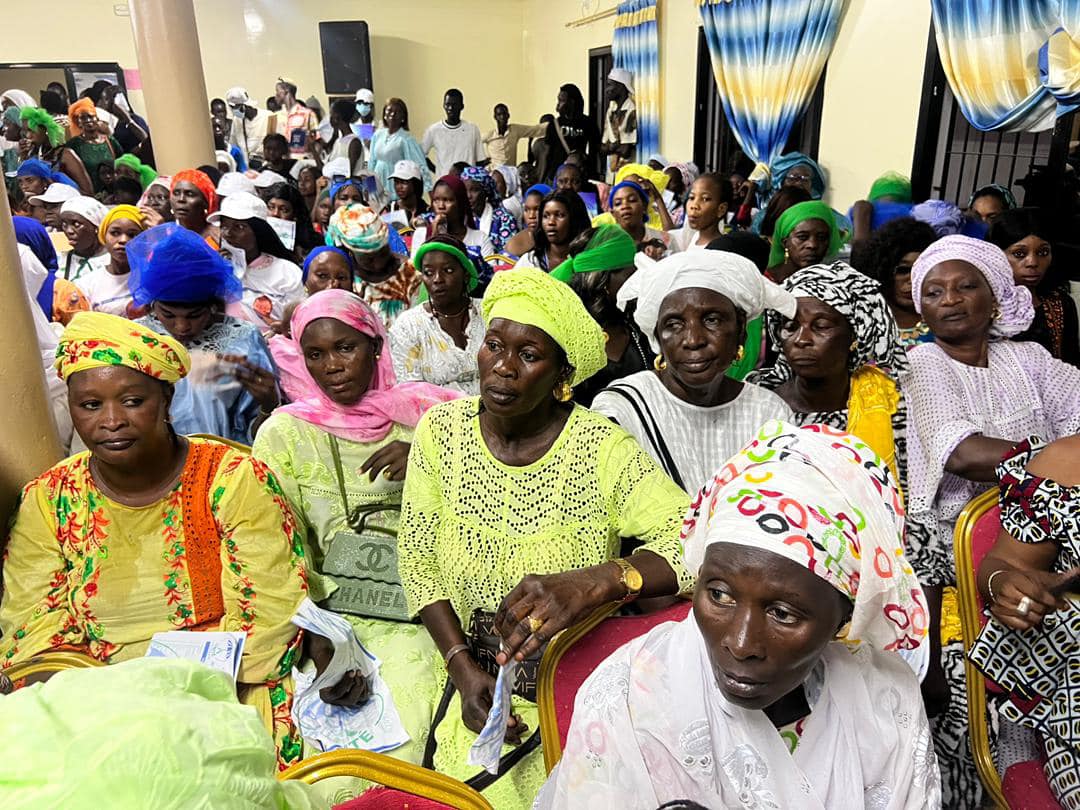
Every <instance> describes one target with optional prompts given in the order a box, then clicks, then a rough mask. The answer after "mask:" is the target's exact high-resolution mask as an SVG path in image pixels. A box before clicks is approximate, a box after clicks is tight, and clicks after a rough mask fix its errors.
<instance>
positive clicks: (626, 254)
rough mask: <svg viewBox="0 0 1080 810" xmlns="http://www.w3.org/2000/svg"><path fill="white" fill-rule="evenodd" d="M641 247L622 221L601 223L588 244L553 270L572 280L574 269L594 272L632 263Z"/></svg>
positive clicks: (561, 276) (556, 273) (555, 276)
mask: <svg viewBox="0 0 1080 810" xmlns="http://www.w3.org/2000/svg"><path fill="white" fill-rule="evenodd" d="M636 252H637V248H636V247H635V245H634V239H633V237H631V236H630V234H628V233H627V232H626V231H624V230H623V229H622V228H620V227H619V226H618V225H601V226H600V227H598V228H597V229H596V232H595V233H594V234H593V235H592V238H591V239H590V240H589V244H588V245H586V246H585V250H583V251H581V253H579V254H577V255H576V256H571V257H570V258H569V259H567V260H566V261H564V262H563V263H562V264H560V265H559V266H558V267H556V268H555V269H554V270H552V271H551V277H552V278H557V279H558V280H559V281H562V282H565V283H567V284H569V283H570V279H571V278H572V277H573V275H574V273H593V272H597V271H602V270H618V269H620V268H622V267H632V266H633V264H634V254H635V253H636Z"/></svg>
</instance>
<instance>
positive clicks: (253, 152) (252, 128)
mask: <svg viewBox="0 0 1080 810" xmlns="http://www.w3.org/2000/svg"><path fill="white" fill-rule="evenodd" d="M225 103H226V104H228V105H229V110H230V111H231V112H232V129H231V130H230V132H229V143H231V144H232V145H233V146H237V147H239V148H240V151H241V152H242V153H243V155H244V160H246V161H247V164H248V166H251V165H252V161H254V163H255V164H256V165H261V164H262V159H263V138H265V137H266V136H267V135H269V134H270V133H271V132H277V124H276V122H275V121H274V120H273V119H274V116H273V115H272V114H271V113H269V112H268V111H266V110H260V109H259V108H257V107H255V106H253V105H252V103H251V97H250V96H248V92H247V90H245V89H244V88H243V87H232V88H230V89H229V92H227V93H226V94H225Z"/></svg>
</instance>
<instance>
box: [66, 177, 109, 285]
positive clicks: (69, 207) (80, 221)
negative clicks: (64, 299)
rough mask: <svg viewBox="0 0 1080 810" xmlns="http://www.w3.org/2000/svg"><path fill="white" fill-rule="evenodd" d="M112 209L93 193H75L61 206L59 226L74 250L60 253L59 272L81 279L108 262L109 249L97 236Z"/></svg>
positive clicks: (71, 277) (73, 278) (68, 277)
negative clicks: (81, 194)
mask: <svg viewBox="0 0 1080 810" xmlns="http://www.w3.org/2000/svg"><path fill="white" fill-rule="evenodd" d="M108 213H109V209H108V208H106V207H105V206H104V205H102V204H101V203H99V202H98V201H97V200H95V199H94V198H93V197H83V196H79V197H72V198H71V199H70V200H65V201H64V204H63V205H61V206H60V226H61V227H62V228H63V230H64V236H66V237H67V240H68V244H70V245H71V250H69V251H67V252H66V253H62V254H60V263H59V269H58V270H57V272H58V274H59V275H61V276H63V277H64V278H65V279H67V280H68V281H78V280H79V278H80V277H82V276H89V275H90V274H91V273H93V272H94V271H95V270H104V269H105V268H106V267H108V266H109V251H108V250H106V249H105V246H104V245H103V244H101V240H100V239H98V229H99V228H100V227H101V223H102V222H103V221H104V220H105V215H106V214H108Z"/></svg>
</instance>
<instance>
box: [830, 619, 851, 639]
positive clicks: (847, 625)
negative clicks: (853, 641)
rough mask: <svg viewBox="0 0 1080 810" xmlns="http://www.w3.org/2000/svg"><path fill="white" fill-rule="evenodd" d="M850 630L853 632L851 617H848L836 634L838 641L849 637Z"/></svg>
mask: <svg viewBox="0 0 1080 810" xmlns="http://www.w3.org/2000/svg"><path fill="white" fill-rule="evenodd" d="M850 632H851V619H848V620H847V621H846V622H844V624H843V625H842V626H841V627H840V629H839V630H837V631H836V636H835V637H834V638H835V639H836V640H837V641H843V640H845V639H846V638H847V637H848V633H850Z"/></svg>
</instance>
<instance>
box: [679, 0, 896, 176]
mask: <svg viewBox="0 0 1080 810" xmlns="http://www.w3.org/2000/svg"><path fill="white" fill-rule="evenodd" d="M900 1H901V2H902V1H903V0H900ZM698 6H699V11H700V12H701V21H702V23H703V24H704V26H705V39H706V41H707V42H708V44H709V56H710V58H711V59H712V68H713V75H714V76H715V77H716V87H717V89H718V90H719V91H720V101H721V102H722V103H723V105H724V113H725V114H726V115H727V120H728V123H729V124H730V125H731V129H732V131H733V132H734V133H735V137H736V138H737V139H738V141H739V144H740V145H741V146H742V149H743V151H744V152H745V153H746V154H747V155H748V156H749V157H750V158H752V159H753V160H755V161H757V162H758V163H764V164H766V165H770V164H772V162H773V161H774V160H775V159H776V158H777V157H779V155H780V153H781V151H782V150H783V148H784V144H785V143H787V139H788V136H789V135H790V134H791V128H792V127H793V126H794V125H795V122H796V121H798V120H799V116H801V115H802V114H803V112H804V111H805V110H806V105H807V104H808V103H809V101H810V97H811V96H812V95H813V93H814V88H815V87H817V83H818V79H819V78H820V77H821V71H822V70H823V69H824V67H825V62H826V61H827V60H828V58H829V54H830V53H832V49H833V44H834V43H835V42H836V34H837V32H838V31H839V29H840V17H841V15H842V13H843V10H844V0H698Z"/></svg>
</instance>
